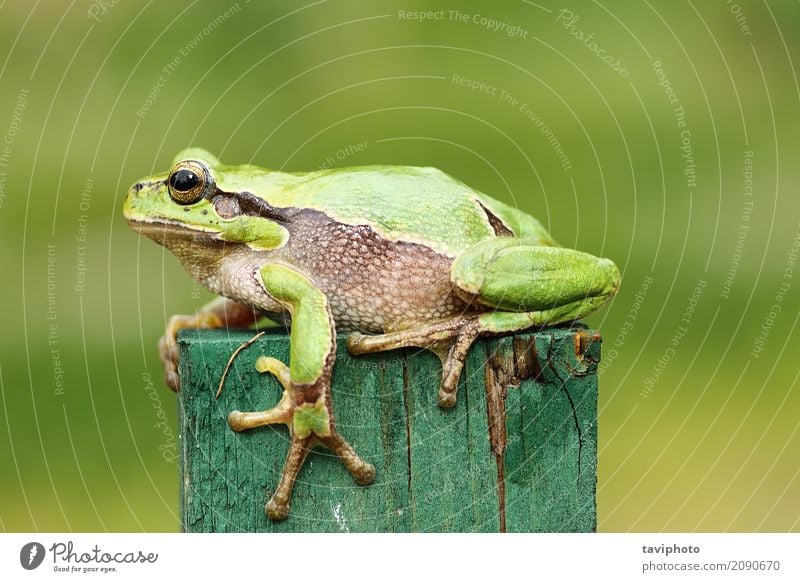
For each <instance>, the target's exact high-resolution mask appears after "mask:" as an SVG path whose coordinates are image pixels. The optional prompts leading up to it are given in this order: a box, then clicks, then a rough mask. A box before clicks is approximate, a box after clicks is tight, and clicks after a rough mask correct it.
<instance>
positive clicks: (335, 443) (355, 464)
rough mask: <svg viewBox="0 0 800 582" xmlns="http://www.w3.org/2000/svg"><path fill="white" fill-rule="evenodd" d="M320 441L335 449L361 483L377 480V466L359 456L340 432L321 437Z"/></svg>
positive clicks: (332, 449) (357, 481)
mask: <svg viewBox="0 0 800 582" xmlns="http://www.w3.org/2000/svg"><path fill="white" fill-rule="evenodd" d="M319 441H320V443H322V444H323V445H325V446H326V447H328V448H329V449H330V450H331V451H333V452H334V453H335V454H336V455H337V456H338V457H339V458H340V459H341V460H342V463H344V466H345V467H347V470H348V471H350V474H351V475H352V476H353V479H355V481H356V483H358V484H359V485H369V484H370V483H372V482H373V481H374V480H375V467H374V466H372V465H371V464H370V463H368V462H366V461H365V460H364V459H362V458H361V457H359V456H358V453H356V452H355V450H354V449H353V447H351V446H350V444H349V443H348V442H347V441H346V440H345V439H344V437H343V436H342V435H340V434H339V433H338V432H333V433H332V434H331V435H330V436H327V437H319Z"/></svg>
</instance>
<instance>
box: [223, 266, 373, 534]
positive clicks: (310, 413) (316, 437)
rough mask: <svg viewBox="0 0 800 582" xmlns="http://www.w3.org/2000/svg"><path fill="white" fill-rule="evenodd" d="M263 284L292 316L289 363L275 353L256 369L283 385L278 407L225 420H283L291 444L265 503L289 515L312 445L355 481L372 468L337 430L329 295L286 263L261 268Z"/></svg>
mask: <svg viewBox="0 0 800 582" xmlns="http://www.w3.org/2000/svg"><path fill="white" fill-rule="evenodd" d="M261 279H262V281H263V284H264V288H265V289H266V291H267V293H269V294H270V295H271V296H272V297H273V298H274V299H275V300H276V301H278V302H279V303H280V304H281V305H283V306H284V307H285V308H286V309H287V310H288V311H289V312H290V313H291V316H292V327H291V335H290V339H289V341H290V354H291V356H290V358H291V361H290V362H289V367H288V368H287V366H286V365H285V364H283V363H282V362H280V361H278V360H276V359H274V358H263V357H262V358H259V359H258V360H257V362H256V366H257V369H258V370H259V371H261V372H270V373H272V374H274V375H275V377H276V378H277V379H278V381H279V382H280V383H281V385H282V386H283V388H284V393H283V397H282V398H281V400H280V402H279V403H278V405H277V406H275V407H274V408H272V409H270V410H266V411H263V412H239V411H238V410H234V411H233V412H231V413H230V415H229V417H228V423H229V424H230V426H231V428H232V429H233V430H236V431H241V430H246V429H249V428H254V427H256V426H263V425H265V424H276V423H280V424H286V425H287V426H288V427H289V432H290V433H291V443H290V445H289V452H288V454H287V456H286V463H285V465H284V468H283V474H282V476H281V480H280V483H279V484H278V487H277V488H276V490H275V492H274V493H273V495H272V497H271V499H270V500H269V501H268V502H267V505H266V512H267V515H268V516H269V517H270V518H271V519H275V520H278V519H285V518H286V517H287V516H288V514H289V504H290V501H291V494H292V488H293V486H294V482H295V479H296V478H297V474H298V473H299V471H300V468H301V467H302V466H303V462H304V461H305V459H306V457H307V456H308V452H309V450H310V449H311V448H312V447H313V446H314V445H316V444H321V445H324V446H326V447H327V448H329V449H330V450H331V451H333V452H334V453H335V454H336V455H338V456H339V458H341V460H342V461H343V462H344V464H345V466H346V467H347V469H348V470H349V471H350V473H351V474H352V475H353V477H354V478H355V480H356V482H357V483H359V484H360V485H367V484H369V483H371V482H372V480H373V479H374V478H375V468H374V467H373V466H372V465H370V464H369V463H367V462H366V461H364V460H363V459H361V457H359V456H358V455H357V454H356V452H355V451H354V450H353V448H352V447H351V446H350V445H349V444H348V443H347V441H346V440H345V439H344V438H343V437H342V436H341V435H340V434H339V433H338V432H337V431H336V426H335V423H334V419H333V408H332V404H331V372H332V370H333V363H334V360H335V358H336V331H335V328H334V324H333V318H332V317H331V313H330V308H329V306H328V299H327V298H326V297H325V295H324V294H323V293H322V291H320V290H319V289H318V288H317V287H316V286H315V285H314V284H313V282H312V281H311V280H310V279H309V278H308V277H306V276H305V275H303V274H302V273H300V272H298V271H296V270H295V269H292V268H291V267H288V266H285V265H282V264H276V263H269V264H267V265H265V266H263V267H262V268H261Z"/></svg>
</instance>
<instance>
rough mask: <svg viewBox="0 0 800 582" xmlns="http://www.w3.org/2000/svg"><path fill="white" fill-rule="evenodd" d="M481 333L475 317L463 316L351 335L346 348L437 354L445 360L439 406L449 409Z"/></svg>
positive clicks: (359, 351) (355, 351) (365, 351)
mask: <svg viewBox="0 0 800 582" xmlns="http://www.w3.org/2000/svg"><path fill="white" fill-rule="evenodd" d="M480 331H481V329H480V325H479V322H478V320H477V318H476V316H475V315H462V316H457V317H454V318H452V319H447V320H443V321H438V322H435V323H432V324H428V325H423V326H421V327H416V328H413V329H408V330H403V331H397V332H392V333H387V334H383V335H364V334H361V333H352V334H350V335H349V336H348V338H347V349H348V351H349V352H350V353H351V354H353V355H360V354H369V353H375V352H383V351H387V350H395V349H398V348H408V347H417V348H424V349H427V350H430V351H432V352H434V353H435V354H436V355H437V356H439V359H441V361H442V382H441V385H440V388H439V406H441V407H443V408H450V407H451V406H453V405H454V404H455V403H456V390H457V388H458V379H459V378H460V377H461V372H462V370H463V369H464V362H465V360H466V358H467V353H468V352H469V348H470V346H472V344H473V342H474V341H475V340H476V339H477V338H478V337H479V335H480Z"/></svg>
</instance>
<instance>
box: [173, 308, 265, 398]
mask: <svg viewBox="0 0 800 582" xmlns="http://www.w3.org/2000/svg"><path fill="white" fill-rule="evenodd" d="M257 320H258V315H257V314H256V313H255V312H254V311H253V309H252V308H250V307H248V306H246V305H242V304H241V303H237V302H235V301H231V300H230V299H226V298H225V297H217V298H216V299H214V300H213V301H211V302H210V303H208V304H206V305H204V306H203V307H202V308H200V309H199V310H198V311H197V313H195V314H194V315H173V316H172V317H170V318H169V321H168V322H167V329H166V331H165V332H164V335H163V336H162V337H161V339H160V340H158V354H159V357H160V358H161V362H162V363H163V364H164V381H165V382H166V384H167V386H169V387H170V388H172V389H173V390H178V389H179V388H180V384H181V382H180V376H178V332H179V331H180V330H182V329H191V328H195V329H216V328H220V327H248V326H250V325H252V324H254V323H255V322H256V321H257Z"/></svg>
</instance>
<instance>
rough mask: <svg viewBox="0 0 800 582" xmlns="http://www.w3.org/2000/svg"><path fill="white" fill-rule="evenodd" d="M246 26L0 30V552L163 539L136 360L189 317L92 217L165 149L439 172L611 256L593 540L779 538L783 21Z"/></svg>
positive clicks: (798, 447) (168, 457)
mask: <svg viewBox="0 0 800 582" xmlns="http://www.w3.org/2000/svg"><path fill="white" fill-rule="evenodd" d="M265 4H266V3H257V2H251V3H249V2H247V1H245V0H239V2H205V1H196V2H190V3H185V4H182V3H171V2H154V1H151V2H130V1H127V0H120V1H119V2H117V3H116V4H114V3H113V2H111V1H106V2H101V1H99V0H98V1H97V2H90V1H88V0H77V1H72V2H67V1H64V2H58V1H48V2H35V3H27V2H4V3H2V4H0V47H2V48H1V49H0V87H2V91H1V92H0V134H2V136H3V137H2V138H0V139H3V143H2V144H0V172H1V173H2V175H0V236H1V237H2V244H0V257H2V263H1V264H2V266H3V271H4V273H5V276H4V282H3V290H4V291H3V298H4V305H5V310H4V312H5V315H4V324H3V328H4V332H3V333H2V334H1V335H0V349H1V350H2V352H1V353H0V396H1V399H0V406H2V415H0V423H2V429H0V468H2V472H1V473H0V475H2V479H0V530H4V531H20V530H40V531H53V530H76V531H83V530H99V531H176V530H178V528H179V522H178V516H177V502H178V469H177V465H176V461H175V459H174V458H173V457H172V455H173V453H174V450H175V449H174V446H175V441H174V440H173V437H174V434H173V433H174V430H175V416H176V410H175V397H174V395H173V394H172V393H171V392H170V391H169V390H167V389H166V388H165V387H163V386H162V381H161V373H162V372H161V368H160V365H159V362H158V357H157V352H156V340H157V339H158V337H159V336H160V335H161V334H162V332H163V328H164V325H165V321H166V319H167V318H168V317H169V315H171V314H173V313H191V312H192V311H193V310H194V309H196V308H197V307H199V306H200V305H202V304H203V303H204V302H205V301H207V300H208V299H209V297H210V295H209V294H208V293H207V292H206V291H204V290H201V289H199V288H198V287H197V286H196V285H194V284H193V282H192V281H191V279H190V278H189V276H188V275H187V274H185V273H184V272H183V270H182V268H181V267H180V265H179V264H178V262H177V261H176V260H175V259H174V258H173V257H172V256H170V255H168V254H165V252H164V251H163V250H162V249H161V248H160V247H158V246H156V245H155V244H153V243H152V242H149V241H146V240H140V239H139V238H138V237H137V236H136V234H135V233H134V232H133V231H131V230H130V229H129V228H128V227H127V225H126V224H125V222H124V221H123V219H122V216H121V213H120V204H121V197H122V196H123V194H124V192H125V190H126V188H127V187H128V186H129V185H130V184H131V183H132V182H133V181H135V180H136V179H138V178H140V177H142V176H145V175H148V174H150V173H152V172H154V171H164V170H166V169H168V166H169V164H170V162H171V160H172V158H173V156H174V155H175V153H176V152H177V151H179V150H180V149H181V148H183V147H186V146H188V145H201V146H203V147H206V148H208V149H209V150H211V151H212V152H215V153H217V154H218V155H219V157H220V158H221V159H223V161H225V162H227V163H246V162H252V163H255V164H258V165H261V166H266V167H271V168H284V169H288V170H294V171H301V170H309V169H315V168H318V167H320V166H332V165H335V166H345V165H360V164H372V163H381V164H414V165H432V166H437V167H439V168H441V169H443V170H445V171H446V172H448V173H450V174H452V175H454V176H456V177H458V178H459V179H460V180H462V181H464V182H466V183H467V184H469V185H471V186H473V187H475V188H477V189H480V190H482V191H484V192H486V193H489V194H491V195H493V196H495V197H497V198H500V199H502V200H506V201H510V202H512V203H514V204H517V205H518V206H519V207H521V208H523V209H525V210H527V211H530V212H531V213H533V214H534V215H536V216H538V217H539V218H540V219H541V220H542V221H543V222H544V223H545V224H546V225H547V226H548V227H549V228H550V230H551V232H552V233H553V235H554V236H555V237H556V239H557V240H559V241H560V242H561V243H562V244H564V245H565V246H572V247H576V248H579V249H582V250H585V251H589V252H592V253H595V254H602V255H604V256H608V257H612V258H613V259H614V260H615V261H616V262H617V264H618V265H620V267H621V268H622V270H623V273H624V284H623V287H622V289H621V291H620V293H619V295H618V296H617V297H616V298H615V299H614V301H613V303H611V304H610V305H609V306H608V307H607V308H605V309H604V310H602V311H601V312H599V313H597V314H595V315H593V316H592V317H591V318H589V320H588V323H589V324H590V325H592V326H594V327H597V328H599V329H600V330H601V331H602V333H603V335H604V338H605V343H604V348H603V349H604V358H605V360H604V363H603V367H602V369H601V373H602V376H601V386H600V403H599V404H600V425H599V426H600V443H599V447H600V464H599V467H600V473H599V480H598V504H599V507H598V511H599V529H600V530H601V531H662V530H666V531H788V530H794V531H798V530H800V479H799V478H798V473H799V472H800V464H798V459H800V435H798V434H797V431H798V417H799V416H800V414H799V413H798V411H800V391H799V390H798V389H797V376H798V372H797V364H796V361H797V356H796V352H795V351H794V350H796V349H797V345H798V344H797V339H798V336H797V334H796V329H797V322H798V306H800V302H799V301H798V289H800V267H797V266H796V265H795V264H794V259H796V251H797V246H798V244H800V239H797V237H798V221H800V198H799V197H798V193H797V191H798V184H800V164H798V163H797V159H798V156H799V155H800V131H798V130H799V129H800V127H798V120H800V88H799V87H798V79H797V73H796V71H795V69H794V67H793V63H794V64H800V44H799V43H800V41H799V40H798V32H800V5H798V4H797V3H790V2H777V1H775V0H767V1H764V2H749V1H738V3H733V2H725V1H723V0H720V1H718V2H687V1H679V2H672V1H666V0H659V1H655V0H650V1H644V2H626V1H623V0H614V1H604V2H589V1H572V2H570V3H567V4H560V3H559V4H551V3H549V2H547V1H545V0H543V1H542V2H538V3H533V2H526V1H519V2H515V1H508V2H502V3H486V2H483V3H478V2H457V3H456V2H451V3H444V2H427V3H422V2H413V1H411V0H407V1H400V2H366V1H363V2H352V1H350V2H344V1H334V0H330V1H324V0H323V1H318V2H314V3H309V4H303V3H295V2H269V3H268V5H265ZM562 9H566V10H568V11H569V12H562V11H561V10H562ZM420 10H428V11H437V12H436V13H435V14H433V15H431V17H430V18H428V19H425V20H420V19H419V18H418V17H416V16H413V15H412V14H410V13H413V12H414V11H420ZM570 13H571V14H570ZM576 16H577V20H576V19H575V17H576ZM590 35H591V36H590ZM603 58H606V59H607V60H609V61H612V62H611V64H607V63H606V62H604V61H603ZM176 59H179V60H176ZM654 63H656V64H655V65H654ZM659 63H660V64H659ZM668 89H669V90H670V91H671V92H668ZM670 99H672V103H671V102H670ZM680 108H682V113H681V109H680ZM676 109H678V111H676ZM681 121H682V122H683V123H685V126H682V127H681V126H679V122H681ZM358 144H364V145H363V146H362V147H358ZM559 148H560V150H559ZM793 257H794V258H793ZM773 306H777V308H775V307H773ZM771 313H772V315H771ZM163 419H166V422H164V421H163Z"/></svg>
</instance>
